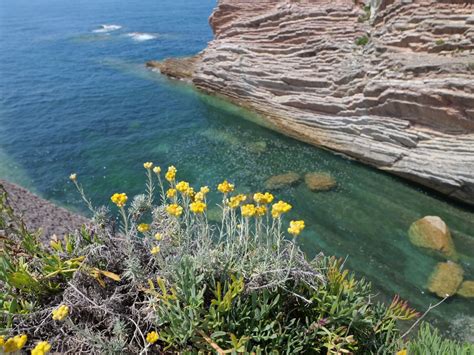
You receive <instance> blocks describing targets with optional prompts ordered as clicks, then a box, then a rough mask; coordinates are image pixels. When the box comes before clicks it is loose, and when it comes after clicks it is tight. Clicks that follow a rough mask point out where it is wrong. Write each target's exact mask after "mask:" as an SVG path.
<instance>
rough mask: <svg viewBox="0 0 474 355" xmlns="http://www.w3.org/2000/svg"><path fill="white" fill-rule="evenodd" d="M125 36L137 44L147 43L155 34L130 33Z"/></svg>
mask: <svg viewBox="0 0 474 355" xmlns="http://www.w3.org/2000/svg"><path fill="white" fill-rule="evenodd" d="M127 36H128V37H130V38H131V39H133V40H134V41H137V42H143V41H149V40H151V39H155V38H156V35H155V34H152V33H143V32H131V33H127Z"/></svg>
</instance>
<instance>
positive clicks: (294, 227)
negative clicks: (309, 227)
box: [288, 221, 304, 237]
mask: <svg viewBox="0 0 474 355" xmlns="http://www.w3.org/2000/svg"><path fill="white" fill-rule="evenodd" d="M303 229H304V221H291V222H290V227H289V228H288V233H290V234H291V235H293V237H296V236H297V235H298V234H300V233H301V231H302V230H303Z"/></svg>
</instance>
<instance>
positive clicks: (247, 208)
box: [240, 203, 256, 217]
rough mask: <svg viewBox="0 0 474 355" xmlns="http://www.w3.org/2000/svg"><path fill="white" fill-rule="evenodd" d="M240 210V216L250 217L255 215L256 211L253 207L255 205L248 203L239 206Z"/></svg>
mask: <svg viewBox="0 0 474 355" xmlns="http://www.w3.org/2000/svg"><path fill="white" fill-rule="evenodd" d="M240 210H241V212H242V216H243V217H252V216H254V215H255V212H256V209H255V205H253V204H251V203H249V204H247V205H243V206H242V207H241V208H240Z"/></svg>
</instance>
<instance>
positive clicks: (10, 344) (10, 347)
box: [3, 338, 19, 353]
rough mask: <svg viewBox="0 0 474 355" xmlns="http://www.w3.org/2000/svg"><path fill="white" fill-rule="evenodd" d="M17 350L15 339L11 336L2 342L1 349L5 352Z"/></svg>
mask: <svg viewBox="0 0 474 355" xmlns="http://www.w3.org/2000/svg"><path fill="white" fill-rule="evenodd" d="M17 350H19V349H18V347H17V346H16V341H15V339H13V338H10V339H7V341H6V342H5V344H3V351H4V352H6V353H12V352H15V351H17Z"/></svg>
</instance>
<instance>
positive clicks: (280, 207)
mask: <svg viewBox="0 0 474 355" xmlns="http://www.w3.org/2000/svg"><path fill="white" fill-rule="evenodd" d="M290 210H291V205H290V204H289V203H287V202H283V201H278V202H277V203H275V204H273V206H272V217H273V218H279V217H280V216H281V215H282V214H283V213H287V212H289V211H290Z"/></svg>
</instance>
